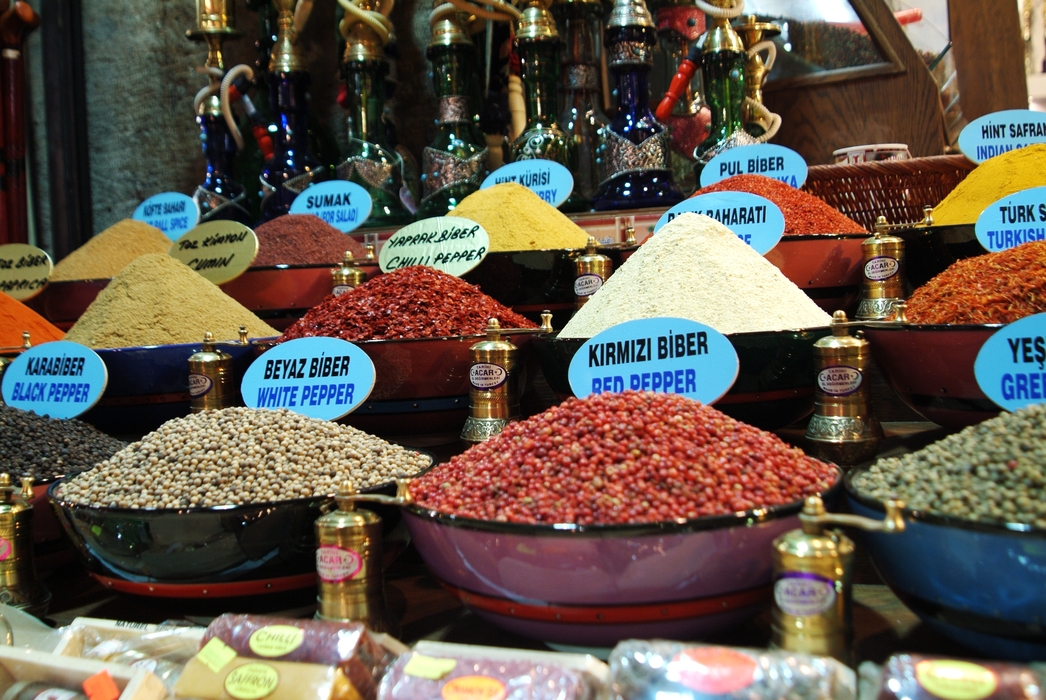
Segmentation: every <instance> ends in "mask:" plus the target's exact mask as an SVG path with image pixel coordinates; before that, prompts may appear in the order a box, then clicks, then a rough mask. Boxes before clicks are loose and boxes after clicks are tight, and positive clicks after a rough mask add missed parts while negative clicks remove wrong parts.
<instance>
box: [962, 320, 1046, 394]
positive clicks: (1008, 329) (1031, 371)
mask: <svg viewBox="0 0 1046 700" xmlns="http://www.w3.org/2000/svg"><path fill="white" fill-rule="evenodd" d="M973 374H974V376H975V377H976V378H977V384H978V385H979V386H980V387H981V391H983V392H984V393H985V395H987V397H988V398H989V399H991V400H992V401H994V402H995V403H997V404H998V405H999V406H1000V407H1001V408H1004V409H1006V410H1007V411H1016V410H1017V409H1018V408H1023V407H1024V406H1028V405H1031V404H1033V403H1042V402H1043V401H1046V313H1043V314H1035V315H1034V316H1026V317H1025V318H1022V319H1020V320H1019V321H1014V322H1013V323H1011V324H1008V325H1006V326H1003V327H1002V328H1000V329H999V330H998V331H996V332H995V333H994V334H993V335H992V337H990V338H988V340H987V341H986V342H985V343H984V345H982V346H981V350H980V352H978V353H977V359H976V360H975V361H974V363H973Z"/></svg>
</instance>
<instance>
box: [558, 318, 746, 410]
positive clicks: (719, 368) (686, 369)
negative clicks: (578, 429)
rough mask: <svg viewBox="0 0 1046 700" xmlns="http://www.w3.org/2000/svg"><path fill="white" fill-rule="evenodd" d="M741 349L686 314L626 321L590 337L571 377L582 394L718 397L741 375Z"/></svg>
mask: <svg viewBox="0 0 1046 700" xmlns="http://www.w3.org/2000/svg"><path fill="white" fill-rule="evenodd" d="M738 367H739V363H738V359H737V351H735V350H734V346H733V345H732V344H731V343H730V341H729V340H728V339H727V338H726V336H724V335H723V334H722V333H720V332H718V331H717V330H715V329H714V328H711V327H710V326H706V325H704V324H703V323H697V322H695V321H688V320H686V319H682V318H644V319H637V320H634V321H626V322H625V323H619V324H617V325H616V326H612V327H611V328H608V329H606V330H605V331H603V332H602V333H599V334H598V335H596V336H595V337H594V338H590V339H589V340H587V341H585V343H584V344H583V345H582V346H581V348H580V349H578V351H577V352H576V353H575V354H574V357H573V359H572V360H571V361H570V369H569V371H568V374H567V378H568V379H569V381H570V388H571V390H572V391H573V392H574V394H575V395H576V396H578V397H584V396H588V395H589V394H599V393H603V392H608V391H612V392H620V391H624V390H625V389H635V390H639V391H656V392H662V393H666V394H682V395H683V396H686V397H688V398H691V399H696V400H697V401H701V402H702V403H706V404H707V403H713V402H714V401H716V400H717V399H719V398H720V397H722V396H723V394H725V393H726V392H727V391H729V390H730V387H731V386H733V384H734V381H735V380H736V379H737V372H738Z"/></svg>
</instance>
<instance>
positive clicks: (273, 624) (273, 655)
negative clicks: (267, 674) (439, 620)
mask: <svg viewBox="0 0 1046 700" xmlns="http://www.w3.org/2000/svg"><path fill="white" fill-rule="evenodd" d="M213 638H217V639H220V640H221V641H222V642H224V643H225V644H227V645H228V646H229V647H231V648H232V649H233V651H235V652H236V653H237V654H238V655H240V656H243V657H251V658H256V659H271V660H273V661H296V662H301V663H308V664H320V665H325V666H336V667H337V668H338V669H340V670H341V671H342V673H343V674H344V676H345V677H346V678H347V679H348V681H349V682H350V683H351V684H352V686H353V687H354V688H355V690H356V692H358V693H359V695H360V697H361V698H363V700H375V698H376V697H377V694H378V692H377V691H378V681H379V680H380V678H381V676H382V674H383V673H384V672H385V669H386V668H387V667H388V666H389V664H390V663H392V660H393V658H394V657H393V655H392V654H391V653H389V651H388V650H387V649H385V647H383V646H382V645H381V644H380V643H379V642H378V640H377V639H376V638H375V637H374V636H373V635H372V634H371V633H370V632H369V631H368V630H367V628H366V626H365V625H363V624H362V623H360V622H325V621H321V620H299V619H295V618H281V617H266V616H263V615H222V616H221V617H219V618H216V619H215V620H214V622H212V623H211V624H210V625H209V626H208V627H207V632H206V633H205V634H204V637H203V640H202V642H201V648H203V646H204V645H206V644H207V643H208V642H209V641H210V640H211V639H213Z"/></svg>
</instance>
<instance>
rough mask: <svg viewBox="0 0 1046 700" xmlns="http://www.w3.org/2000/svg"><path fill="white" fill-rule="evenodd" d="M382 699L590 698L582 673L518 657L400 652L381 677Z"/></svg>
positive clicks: (563, 699)
mask: <svg viewBox="0 0 1046 700" xmlns="http://www.w3.org/2000/svg"><path fill="white" fill-rule="evenodd" d="M378 697H379V699H380V700H440V699H441V698H442V700H476V699H477V698H483V699H490V700H587V699H588V698H590V697H592V692H591V688H590V686H589V684H588V683H586V682H585V679H584V677H583V674H582V673H580V672H577V671H572V670H570V669H566V668H563V667H562V666H557V665H556V664H554V663H548V662H535V661H532V660H525V659H517V660H508V659H484V658H477V657H471V658H466V657H450V656H430V655H428V654H419V653H417V652H410V653H408V654H404V655H402V656H400V657H399V658H398V659H397V660H396V662H395V663H394V664H393V665H392V667H391V668H390V669H389V672H388V673H387V674H386V675H385V677H384V678H383V679H382V681H381V688H380V691H379V694H378Z"/></svg>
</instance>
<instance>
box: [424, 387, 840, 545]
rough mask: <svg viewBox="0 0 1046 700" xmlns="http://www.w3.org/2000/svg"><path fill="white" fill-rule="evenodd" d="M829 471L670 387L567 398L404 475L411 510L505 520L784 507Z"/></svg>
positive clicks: (820, 487)
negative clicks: (407, 479)
mask: <svg viewBox="0 0 1046 700" xmlns="http://www.w3.org/2000/svg"><path fill="white" fill-rule="evenodd" d="M836 477H837V471H836V468H835V467H834V466H832V465H831V464H827V463H825V462H821V461H819V460H816V459H814V458H812V457H807V456H806V455H805V454H804V453H803V451H802V450H800V449H798V448H794V447H790V446H788V445H787V444H785V443H784V442H783V441H781V439H780V438H778V437H777V436H775V435H773V434H771V433H767V432H765V431H762V430H759V429H758V428H754V427H752V426H750V425H748V424H747V423H742V422H740V421H737V420H734V419H733V418H730V417H728V416H726V415H724V414H722V413H720V412H719V411H717V410H716V409H714V408H712V407H710V406H703V405H701V404H700V403H698V402H697V401H693V400H691V399H688V398H686V397H683V396H679V395H677V394H655V393H652V392H639V391H625V392H623V393H620V394H610V393H608V394H593V395H590V396H588V397H586V398H583V399H575V398H572V399H568V400H567V401H565V402H563V403H562V404H560V405H558V406H554V407H553V408H550V409H549V410H547V411H545V412H544V413H542V414H540V415H537V416H534V417H532V418H528V419H527V420H525V421H522V422H518V423H511V424H510V425H509V426H508V427H506V428H505V430H504V431H502V433H501V434H500V435H497V436H495V437H493V438H491V439H490V440H488V441H487V442H484V443H481V444H479V445H476V446H474V447H472V448H470V449H469V450H468V451H466V452H464V453H463V454H460V455H458V456H456V457H453V458H452V459H451V460H450V462H447V463H445V464H441V465H439V466H438V467H436V468H435V469H433V470H432V471H430V472H428V473H427V474H424V475H423V476H421V477H419V478H417V479H415V480H414V481H413V482H411V487H410V490H411V494H412V495H413V497H414V500H415V501H416V502H417V503H418V505H420V506H422V507H425V508H431V509H433V510H436V511H439V512H442V513H449V514H453V515H458V516H463V517H467V518H476V519H479V520H495V521H507V522H513V523H531V524H534V523H549V524H551V523H578V524H593V523H597V524H614V525H621V524H626V523H650V522H663V521H671V520H679V519H688V520H690V519H694V518H701V517H705V516H710V515H725V514H729V513H736V512H739V511H745V510H748V509H751V508H757V507H762V506H774V505H782V504H787V503H794V502H796V501H799V500H801V499H803V498H805V497H807V496H812V495H814V494H818V493H822V492H823V491H825V490H826V489H827V488H828V487H829V486H831V485H832V484H833V483H834V482H835V479H836Z"/></svg>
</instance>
